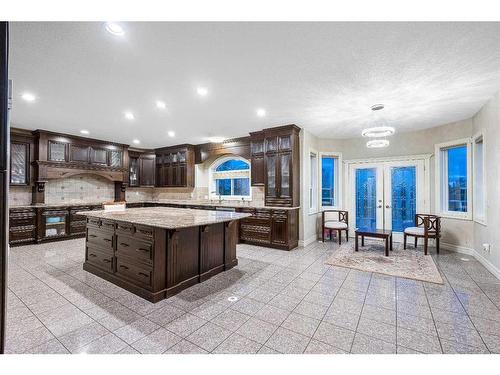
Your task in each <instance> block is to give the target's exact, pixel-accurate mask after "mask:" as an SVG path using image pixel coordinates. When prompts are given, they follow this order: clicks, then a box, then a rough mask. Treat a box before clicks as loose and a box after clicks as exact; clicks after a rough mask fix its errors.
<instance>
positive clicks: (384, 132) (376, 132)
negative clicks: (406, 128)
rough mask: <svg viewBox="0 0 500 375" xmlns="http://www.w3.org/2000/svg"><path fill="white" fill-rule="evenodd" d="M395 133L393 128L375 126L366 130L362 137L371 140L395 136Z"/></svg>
mask: <svg viewBox="0 0 500 375" xmlns="http://www.w3.org/2000/svg"><path fill="white" fill-rule="evenodd" d="M394 131H395V130H394V128H393V127H391V126H375V127H373V128H368V129H364V130H363V131H362V132H361V135H362V136H363V137H370V138H377V137H387V136H389V135H393V134H394Z"/></svg>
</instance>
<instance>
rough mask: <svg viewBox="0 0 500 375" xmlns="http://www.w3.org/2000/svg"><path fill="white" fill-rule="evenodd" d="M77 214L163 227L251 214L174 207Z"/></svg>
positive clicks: (223, 219) (184, 226) (210, 222)
mask: <svg viewBox="0 0 500 375" xmlns="http://www.w3.org/2000/svg"><path fill="white" fill-rule="evenodd" d="M78 215H83V216H88V217H96V218H99V219H109V220H117V221H122V222H127V223H132V224H140V225H147V226H152V227H158V228H164V229H179V228H188V227H194V226H199V225H209V224H216V223H223V222H226V221H232V220H238V219H242V218H244V217H249V216H251V214H248V213H241V212H228V211H211V210H193V209H185V208H174V207H144V208H127V209H126V210H125V211H118V212H105V211H103V210H100V211H82V212H78Z"/></svg>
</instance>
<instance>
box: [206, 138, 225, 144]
mask: <svg viewBox="0 0 500 375" xmlns="http://www.w3.org/2000/svg"><path fill="white" fill-rule="evenodd" d="M224 139H226V138H224V137H209V138H208V141H209V142H212V143H222V142H224Z"/></svg>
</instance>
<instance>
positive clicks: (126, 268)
mask: <svg viewBox="0 0 500 375" xmlns="http://www.w3.org/2000/svg"><path fill="white" fill-rule="evenodd" d="M120 268H123V269H124V270H128V267H127V266H124V265H123V264H121V265H120Z"/></svg>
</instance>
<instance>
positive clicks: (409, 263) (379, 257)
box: [325, 240, 443, 284]
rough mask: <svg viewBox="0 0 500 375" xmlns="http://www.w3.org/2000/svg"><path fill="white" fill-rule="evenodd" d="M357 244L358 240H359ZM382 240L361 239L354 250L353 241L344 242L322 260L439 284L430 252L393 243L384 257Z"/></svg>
mask: <svg viewBox="0 0 500 375" xmlns="http://www.w3.org/2000/svg"><path fill="white" fill-rule="evenodd" d="M360 242H361V241H360ZM360 245H361V243H360ZM384 253H385V245H384V242H383V241H376V240H374V241H372V240H365V246H359V251H357V252H356V251H354V241H352V242H348V243H345V244H344V245H342V246H340V248H339V249H338V250H337V251H336V252H335V253H334V254H333V255H332V256H331V257H330V258H329V259H328V260H327V261H326V262H325V263H326V264H331V265H333V266H340V267H347V268H353V269H356V270H361V271H366V272H375V273H381V274H384V275H390V276H397V277H404V278H406V279H413V280H420V281H427V282H431V283H435V284H443V279H442V278H441V275H440V274H439V271H438V269H437V267H436V264H435V263H434V260H433V259H432V257H431V256H430V255H424V251H423V249H422V248H418V249H414V248H413V247H411V246H408V247H407V249H406V250H404V249H403V244H401V243H394V251H392V252H390V254H389V256H388V257H386V256H385V255H384Z"/></svg>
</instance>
